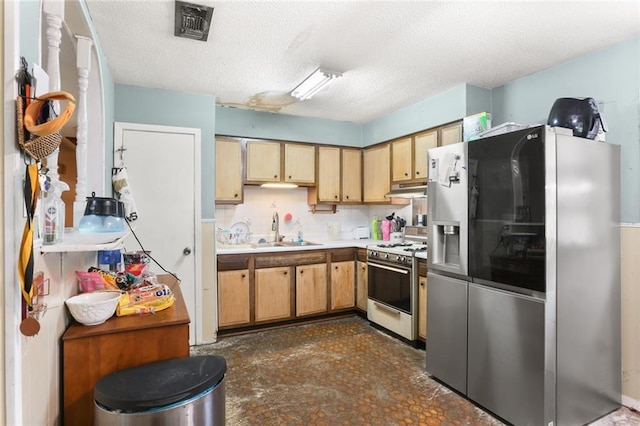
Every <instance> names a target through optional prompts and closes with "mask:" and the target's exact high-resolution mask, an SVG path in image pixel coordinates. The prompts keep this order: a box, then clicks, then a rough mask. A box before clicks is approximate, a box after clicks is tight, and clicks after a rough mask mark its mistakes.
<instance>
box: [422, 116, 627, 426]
mask: <svg viewBox="0 0 640 426" xmlns="http://www.w3.org/2000/svg"><path fill="white" fill-rule="evenodd" d="M428 161H429V183H428V199H429V203H428V209H429V213H428V224H427V225H428V238H429V241H428V254H427V258H428V274H427V282H428V284H427V293H428V298H427V303H428V306H427V340H426V355H427V362H426V366H427V371H428V372H429V373H430V374H431V375H432V376H434V377H435V378H437V379H439V380H441V381H442V382H444V383H446V384H447V385H449V386H450V387H452V388H454V389H455V390H457V391H458V392H460V393H462V394H464V395H466V396H467V397H468V398H469V399H471V400H473V401H475V402H476V403H477V404H479V405H480V406H482V407H484V408H486V409H487V410H489V411H491V412H493V413H494V414H496V415H497V416H499V417H501V418H503V419H504V420H506V421H508V422H510V423H513V424H516V425H547V426H553V425H575V424H585V423H588V422H590V421H592V420H594V419H596V418H598V417H600V416H603V415H605V414H607V413H609V412H611V411H613V410H615V409H616V408H618V407H619V405H620V399H621V395H620V394H621V337H620V336H621V329H620V323H621V312H620V305H621V294H620V229H619V222H620V149H619V146H617V145H612V144H607V143H602V142H594V141H592V140H589V139H583V138H576V137H574V136H573V135H572V133H571V130H567V129H561V128H550V127H548V126H537V127H531V128H527V129H523V130H518V131H514V132H510V133H505V134H501V135H496V136H492V137H487V138H483V139H479V140H475V141H471V142H462V143H458V144H454V145H447V146H444V147H439V148H433V149H430V150H429V153H428Z"/></svg>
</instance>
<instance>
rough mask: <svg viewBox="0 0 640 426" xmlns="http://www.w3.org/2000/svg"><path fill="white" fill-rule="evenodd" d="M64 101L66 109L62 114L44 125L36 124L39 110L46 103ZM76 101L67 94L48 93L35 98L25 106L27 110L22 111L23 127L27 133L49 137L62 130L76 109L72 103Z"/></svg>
mask: <svg viewBox="0 0 640 426" xmlns="http://www.w3.org/2000/svg"><path fill="white" fill-rule="evenodd" d="M49 100H52V101H64V100H67V101H69V102H67V107H66V108H65V110H64V111H62V114H60V115H59V116H58V117H56V118H54V119H53V120H49V121H47V122H46V123H42V124H36V123H37V122H38V116H39V115H40V110H41V109H42V107H43V106H45V105H46V104H47V102H46V101H49ZM75 100H76V99H75V98H74V97H73V95H72V94H71V93H67V92H49V93H45V94H44V95H42V96H40V97H38V98H36V99H35V100H34V101H33V102H31V103H30V104H29V106H27V109H26V110H25V111H24V127H26V128H27V130H28V131H29V133H33V134H34V135H38V136H47V135H51V134H53V133H55V132H57V131H58V130H60V129H62V127H64V125H65V124H67V121H69V119H70V118H71V115H73V111H75V109H76V105H75V104H74V103H73V102H72V101H75Z"/></svg>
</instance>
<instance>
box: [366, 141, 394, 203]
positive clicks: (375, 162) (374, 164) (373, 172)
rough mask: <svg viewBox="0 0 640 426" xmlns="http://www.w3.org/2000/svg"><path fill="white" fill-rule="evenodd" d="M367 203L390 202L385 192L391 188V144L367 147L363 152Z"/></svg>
mask: <svg viewBox="0 0 640 426" xmlns="http://www.w3.org/2000/svg"><path fill="white" fill-rule="evenodd" d="M363 169H364V172H363V176H364V178H363V182H364V185H363V187H364V202H365V203H374V202H375V203H389V202H390V201H389V200H388V199H387V198H385V196H384V195H385V194H386V193H387V192H389V189H390V188H391V145H390V144H388V143H385V144H381V145H375V146H373V147H371V148H365V150H364V153H363Z"/></svg>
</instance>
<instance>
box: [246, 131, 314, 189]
mask: <svg viewBox="0 0 640 426" xmlns="http://www.w3.org/2000/svg"><path fill="white" fill-rule="evenodd" d="M315 166H316V147H315V145H310V144H302V143H284V142H274V141H261V140H249V141H247V167H246V169H247V179H246V182H247V183H256V184H258V183H269V182H286V183H297V184H299V185H314V184H315V182H316V168H315Z"/></svg>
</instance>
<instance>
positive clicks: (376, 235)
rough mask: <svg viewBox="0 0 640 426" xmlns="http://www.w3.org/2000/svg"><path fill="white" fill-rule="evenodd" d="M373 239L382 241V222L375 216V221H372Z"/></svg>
mask: <svg viewBox="0 0 640 426" xmlns="http://www.w3.org/2000/svg"><path fill="white" fill-rule="evenodd" d="M371 238H372V239H374V240H381V239H382V233H381V229H380V220H378V216H374V217H373V220H372V221H371Z"/></svg>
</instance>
